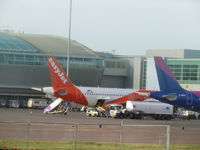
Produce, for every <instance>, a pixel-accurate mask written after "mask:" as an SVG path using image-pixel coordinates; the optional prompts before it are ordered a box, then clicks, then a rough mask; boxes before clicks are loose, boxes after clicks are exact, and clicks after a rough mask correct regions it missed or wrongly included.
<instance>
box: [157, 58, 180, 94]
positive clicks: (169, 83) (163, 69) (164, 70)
mask: <svg viewBox="0 0 200 150" xmlns="http://www.w3.org/2000/svg"><path fill="white" fill-rule="evenodd" d="M154 61H155V66H156V71H157V76H158V82H159V86H160V90H161V91H169V90H182V87H181V86H180V85H179V83H178V82H177V80H176V78H175V77H174V75H173V74H172V73H171V71H170V70H169V68H168V66H167V65H166V64H165V62H164V60H163V59H162V57H157V56H156V57H154Z"/></svg>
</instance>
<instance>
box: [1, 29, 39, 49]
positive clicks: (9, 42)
mask: <svg viewBox="0 0 200 150" xmlns="http://www.w3.org/2000/svg"><path fill="white" fill-rule="evenodd" d="M0 49H1V50H4V51H18V52H24V51H26V52H37V49H36V48H34V47H33V46H32V45H31V44H29V43H27V42H25V41H24V40H22V39H20V38H17V37H14V36H10V35H9V34H7V33H0Z"/></svg>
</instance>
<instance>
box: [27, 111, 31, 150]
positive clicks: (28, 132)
mask: <svg viewBox="0 0 200 150" xmlns="http://www.w3.org/2000/svg"><path fill="white" fill-rule="evenodd" d="M31 117H32V109H31V111H30V114H29V120H28V123H27V126H28V127H27V128H28V129H27V137H26V149H27V150H29V142H30V126H31Z"/></svg>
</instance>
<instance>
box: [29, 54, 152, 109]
mask: <svg viewBox="0 0 200 150" xmlns="http://www.w3.org/2000/svg"><path fill="white" fill-rule="evenodd" d="M47 61H48V67H49V73H50V78H51V82H52V87H43V88H32V89H34V90H37V91H41V92H44V93H46V94H50V95H53V96H54V97H58V98H62V99H63V100H67V101H70V102H74V103H78V104H81V105H85V106H99V105H104V104H113V103H124V102H126V101H128V100H144V99H145V98H147V95H145V94H144V95H141V93H149V92H151V91H148V90H136V89H119V88H101V87H78V86H75V85H74V84H73V83H72V82H71V81H70V79H69V78H68V77H67V75H66V74H65V72H64V70H63V69H62V67H61V66H60V65H59V63H58V62H57V60H56V59H55V58H54V57H52V56H48V57H47Z"/></svg>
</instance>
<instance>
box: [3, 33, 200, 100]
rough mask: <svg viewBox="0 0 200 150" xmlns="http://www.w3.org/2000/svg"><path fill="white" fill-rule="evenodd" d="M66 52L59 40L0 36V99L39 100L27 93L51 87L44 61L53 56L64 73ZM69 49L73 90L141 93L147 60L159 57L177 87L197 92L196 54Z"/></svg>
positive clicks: (199, 73) (73, 45) (63, 41)
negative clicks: (127, 53) (112, 89)
mask: <svg viewBox="0 0 200 150" xmlns="http://www.w3.org/2000/svg"><path fill="white" fill-rule="evenodd" d="M67 47H68V40H67V39H66V38H64V37H58V36H53V35H33V34H23V33H12V32H0V71H1V73H0V100H1V99H3V100H12V99H18V100H21V99H22V100H27V99H28V98H30V97H44V94H42V93H39V92H36V91H33V90H31V89H30V88H31V87H43V86H51V81H50V78H49V72H48V67H47V61H46V56H49V55H51V56H54V57H56V58H57V60H58V61H59V63H60V64H61V65H62V67H63V68H64V69H66V63H67ZM70 49H71V50H70V68H69V76H70V79H71V80H72V82H73V83H74V84H75V85H77V86H92V87H98V86H99V87H115V88H135V89H146V88H147V87H148V85H147V84H148V80H149V79H148V76H149V75H148V71H147V66H148V59H149V58H150V57H152V56H154V55H159V56H163V57H166V58H167V59H166V62H167V64H168V65H169V67H170V69H172V72H173V73H174V75H175V77H176V78H177V79H178V81H179V82H180V83H181V84H185V85H189V86H190V87H191V88H194V87H195V88H197V87H199V83H200V63H199V62H200V51H199V50H188V49H183V50H168V51H163V50H147V51H146V54H145V56H119V55H113V54H110V53H103V52H102V53H100V52H95V51H94V50H91V49H90V48H88V47H87V46H85V45H83V44H81V43H79V42H77V41H74V40H71V43H70ZM174 56H175V57H176V58H174Z"/></svg>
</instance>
